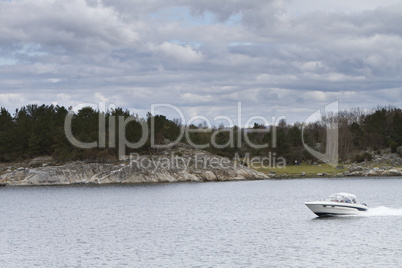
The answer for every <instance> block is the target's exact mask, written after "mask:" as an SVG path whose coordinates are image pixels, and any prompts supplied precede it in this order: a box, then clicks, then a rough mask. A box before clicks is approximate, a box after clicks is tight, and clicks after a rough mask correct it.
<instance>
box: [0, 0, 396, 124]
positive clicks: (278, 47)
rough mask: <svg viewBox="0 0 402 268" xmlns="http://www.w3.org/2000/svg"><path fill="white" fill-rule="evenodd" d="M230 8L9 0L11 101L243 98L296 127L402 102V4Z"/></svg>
mask: <svg viewBox="0 0 402 268" xmlns="http://www.w3.org/2000/svg"><path fill="white" fill-rule="evenodd" d="M220 3H221V4H219V5H217V4H216V2H213V1H184V0H176V1H161V0H154V1H146V3H144V1H130V2H129V3H127V1H109V0H104V1H89V0H88V1H83V0H74V1H68V2H60V1H58V2H54V1H47V0H40V1H34V2H32V1H11V2H4V1H0V14H1V15H0V106H4V107H6V108H8V109H11V110H14V109H15V108H17V107H20V106H22V105H25V104H28V103H35V102H36V103H47V104H51V103H54V104H60V105H65V106H70V105H72V106H74V105H76V104H79V103H83V102H86V103H96V102H97V101H107V102H108V103H113V104H115V105H117V106H123V107H124V108H129V109H131V110H132V111H136V112H138V113H140V114H141V115H145V113H146V112H147V111H149V109H150V105H151V104H152V103H170V104H172V105H175V106H178V107H180V108H182V109H183V111H184V112H185V113H186V115H187V116H190V115H195V114H198V115H205V116H208V117H209V118H212V117H214V116H217V115H221V114H225V115H230V116H236V114H237V111H236V106H237V102H239V101H241V102H242V108H243V111H244V113H245V114H247V115H250V116H251V115H256V114H260V115H263V116H267V117H270V116H271V115H275V116H280V115H286V116H287V117H288V121H291V122H292V121H293V122H294V121H301V120H304V119H305V118H307V117H308V115H309V114H310V113H311V112H314V111H315V110H317V109H319V108H320V107H322V106H324V105H326V104H328V103H330V102H332V101H334V100H339V101H340V106H341V108H345V109H346V108H351V107H356V106H364V107H369V108H370V107H373V106H377V105H388V104H391V105H395V106H401V105H402V94H401V92H402V91H401V74H402V51H401V50H400V47H402V30H401V28H400V27H399V26H400V25H402V17H401V16H400V14H401V12H402V4H401V3H399V4H394V5H388V6H382V7H377V6H379V5H375V4H374V1H370V6H369V7H368V8H364V7H363V8H361V10H358V9H357V7H354V8H353V10H352V11H353V12H342V11H340V10H335V11H334V10H332V7H331V10H325V8H324V9H323V8H319V9H314V8H310V10H311V11H309V10H303V11H302V12H294V7H295V5H294V3H295V2H291V1H279V0H272V1H257V0H255V1H247V2H246V1H240V0H232V1H229V0H225V1H221V2H220ZM308 3H309V4H311V5H313V4H314V3H319V2H315V1H308ZM378 3H380V2H378ZM291 7H292V8H291ZM161 14H164V15H161ZM172 116H173V115H172Z"/></svg>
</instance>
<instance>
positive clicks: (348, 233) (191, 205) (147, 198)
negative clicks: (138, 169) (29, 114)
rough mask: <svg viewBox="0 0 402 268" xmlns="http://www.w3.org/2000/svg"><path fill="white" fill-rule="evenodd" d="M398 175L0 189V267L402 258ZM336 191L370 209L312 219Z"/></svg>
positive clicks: (331, 263) (315, 263) (354, 263)
mask: <svg viewBox="0 0 402 268" xmlns="http://www.w3.org/2000/svg"><path fill="white" fill-rule="evenodd" d="M401 190H402V179H400V178H399V179H398V178H376V179H370V178H360V179H359V178H358V179H356V178H353V179H350V178H347V179H346V178H345V179H322V178H320V179H303V180H269V181H268V180H267V181H245V182H216V183H181V184H153V185H127V186H123V185H115V186H97V187H95V186H74V187H73V186H71V187H54V186H53V187H3V188H0V217H1V218H0V267H33V266H41V267H60V266H62V267H63V266H68V267H77V266H84V267H101V266H105V267H119V266H125V265H128V266H131V267H160V266H162V267H401V266H402V194H401ZM333 192H350V193H354V194H356V195H357V197H358V198H359V199H360V201H363V202H366V203H367V204H368V205H369V206H370V207H371V211H370V212H368V214H367V215H366V216H348V217H336V218H335V217H334V218H316V217H315V215H314V214H313V213H312V212H311V211H310V210H309V209H308V208H307V207H306V206H305V205H304V204H303V203H304V202H305V201H311V200H316V199H321V198H324V197H326V196H327V195H329V194H331V193H333Z"/></svg>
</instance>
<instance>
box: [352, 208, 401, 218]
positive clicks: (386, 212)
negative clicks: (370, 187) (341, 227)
mask: <svg viewBox="0 0 402 268" xmlns="http://www.w3.org/2000/svg"><path fill="white" fill-rule="evenodd" d="M359 216H364V217H375V216H402V208H389V207H384V206H379V207H374V208H369V210H368V211H367V212H365V213H362V214H360V215H359Z"/></svg>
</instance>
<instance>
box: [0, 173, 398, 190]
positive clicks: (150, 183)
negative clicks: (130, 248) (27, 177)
mask: <svg viewBox="0 0 402 268" xmlns="http://www.w3.org/2000/svg"><path fill="white" fill-rule="evenodd" d="M303 179H317V180H320V179H402V176H391V175H389V176H384V175H376V176H277V177H275V176H273V177H269V178H253V179H244V178H237V179H236V178H233V179H226V180H210V181H190V180H189V181H163V182H128V183H118V182H113V183H94V182H88V183H71V184H57V183H53V184H4V183H2V184H0V189H2V188H10V187H11V188H24V187H82V186H83V187H104V186H147V185H164V184H182V183H189V184H190V183H191V184H192V183H219V182H246V181H268V180H274V181H278V180H303ZM0 191H1V190H0Z"/></svg>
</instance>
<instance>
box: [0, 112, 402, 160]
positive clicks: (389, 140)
mask: <svg viewBox="0 0 402 268" xmlns="http://www.w3.org/2000/svg"><path fill="white" fill-rule="evenodd" d="M69 114H70V115H71V132H72V134H73V136H74V138H75V139H76V140H78V141H80V142H83V143H90V142H96V146H92V148H79V147H77V146H74V145H73V144H72V143H71V142H70V141H69V139H68V138H67V137H66V134H65V127H64V125H65V119H66V117H67V115H69ZM118 118H120V119H121V120H117V119H118ZM328 122H337V123H338V127H339V130H338V133H339V141H338V143H339V158H340V160H346V159H351V160H356V161H361V160H364V158H365V157H369V155H368V154H367V155H365V154H362V153H361V152H362V151H365V150H374V151H379V150H381V149H386V148H390V149H391V151H392V152H396V150H397V147H398V146H401V145H402V110H401V109H399V108H394V107H377V108H375V109H371V110H365V109H360V108H355V109H352V110H349V111H342V112H339V113H337V114H334V115H330V116H323V117H322V118H321V120H319V121H317V122H314V123H309V124H307V125H303V124H302V123H294V124H288V123H287V122H286V121H285V120H282V121H280V122H279V124H277V125H276V126H264V125H262V124H258V123H254V126H253V127H252V128H247V129H244V128H239V127H238V126H233V127H225V126H223V125H220V126H219V127H213V126H212V127H208V126H207V125H206V124H199V125H197V126H196V125H188V126H187V125H182V124H181V122H180V120H177V119H174V120H170V119H168V118H167V117H166V116H164V115H152V114H150V113H148V114H147V116H146V118H141V117H139V116H138V115H133V114H130V112H129V111H128V110H124V109H122V108H116V109H114V110H111V111H109V112H107V113H101V112H99V111H97V110H95V109H93V108H91V107H84V108H82V109H80V110H79V111H77V112H73V111H72V109H71V108H68V109H67V108H65V107H63V106H57V105H56V106H54V105H36V104H33V105H27V106H24V107H22V108H20V109H17V110H16V111H15V113H14V114H11V113H10V112H9V111H7V110H6V109H5V108H1V109H0V161H1V162H12V161H23V160H26V159H32V158H34V157H37V156H45V155H46V156H52V157H53V158H54V159H55V160H56V161H57V162H59V163H63V162H67V161H76V160H84V161H96V162H114V161H117V160H118V159H119V150H118V147H119V143H120V145H121V143H122V140H121V139H120V137H124V138H125V141H127V143H137V144H140V145H141V146H139V147H138V148H132V146H126V144H123V145H121V146H124V147H125V148H124V152H125V153H126V154H129V153H131V152H137V153H147V154H150V153H158V148H155V147H157V146H155V145H163V144H166V143H169V141H181V142H183V143H187V144H190V145H193V146H198V145H199V146H201V147H202V148H203V149H204V150H207V151H209V152H211V153H214V154H218V155H221V156H226V157H230V158H232V157H234V156H235V155H236V154H238V155H240V156H242V155H243V156H244V155H245V154H246V153H248V154H249V155H251V156H266V155H267V154H269V153H275V154H276V155H277V156H281V157H284V158H285V159H286V161H288V162H290V163H291V162H294V161H302V162H303V161H315V160H316V159H315V158H314V157H313V156H312V155H310V154H309V153H308V152H307V151H306V150H305V149H304V146H303V143H302V128H304V141H305V142H306V144H308V146H309V147H311V148H314V149H315V150H318V151H322V152H324V151H325V146H326V144H325V142H326V125H327V124H328ZM100 125H101V126H103V128H102V127H100ZM144 126H145V127H144ZM151 126H153V127H151ZM145 128H146V129H145ZM253 130H259V131H253ZM100 132H101V133H100ZM143 135H146V139H145V140H143V142H141V143H140V142H139V141H140V140H141V137H143ZM273 135H274V136H273ZM100 137H103V142H102V139H100ZM255 145H266V146H255ZM259 147H261V148H259Z"/></svg>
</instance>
